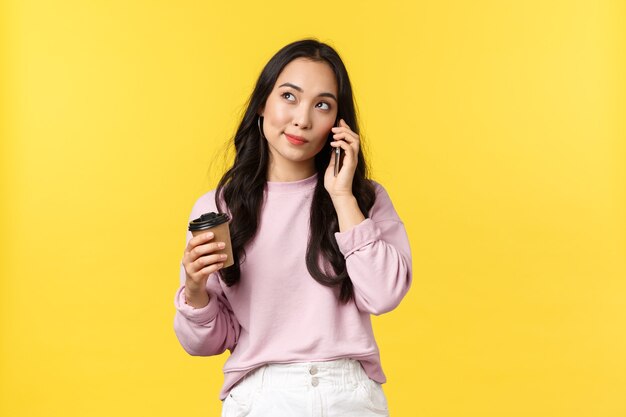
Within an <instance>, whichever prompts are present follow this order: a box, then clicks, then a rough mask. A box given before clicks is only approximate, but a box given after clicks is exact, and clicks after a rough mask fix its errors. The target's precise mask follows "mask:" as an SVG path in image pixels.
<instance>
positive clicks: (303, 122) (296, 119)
mask: <svg viewBox="0 0 626 417" xmlns="http://www.w3.org/2000/svg"><path fill="white" fill-rule="evenodd" d="M293 124H294V126H298V127H299V128H301V129H308V128H309V127H310V124H311V116H310V115H309V111H308V109H306V108H301V109H299V110H297V111H296V112H295V113H294V115H293Z"/></svg>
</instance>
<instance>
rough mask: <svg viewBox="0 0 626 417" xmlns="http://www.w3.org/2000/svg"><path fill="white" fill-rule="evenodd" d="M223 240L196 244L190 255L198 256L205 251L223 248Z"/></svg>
mask: <svg viewBox="0 0 626 417" xmlns="http://www.w3.org/2000/svg"><path fill="white" fill-rule="evenodd" d="M224 246H225V245H224V242H211V243H205V244H203V245H198V246H196V247H195V248H193V249H192V250H191V256H192V257H193V258H198V257H200V256H204V255H206V254H207V253H212V252H217V251H218V250H222V249H224Z"/></svg>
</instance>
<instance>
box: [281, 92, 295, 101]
mask: <svg viewBox="0 0 626 417" xmlns="http://www.w3.org/2000/svg"><path fill="white" fill-rule="evenodd" d="M286 94H289V95H290V96H293V94H291V93H288V92H287V93H282V94H281V95H280V96H281V97H285V95H286ZM289 101H291V100H289Z"/></svg>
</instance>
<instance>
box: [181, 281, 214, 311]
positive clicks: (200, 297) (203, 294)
mask: <svg viewBox="0 0 626 417" xmlns="http://www.w3.org/2000/svg"><path fill="white" fill-rule="evenodd" d="M183 296H184V299H185V304H187V305H189V306H191V307H193V308H202V307H205V306H206V305H207V304H209V294H208V293H207V291H206V289H200V290H198V291H194V290H190V289H189V288H188V287H186V286H185V290H184V291H183Z"/></svg>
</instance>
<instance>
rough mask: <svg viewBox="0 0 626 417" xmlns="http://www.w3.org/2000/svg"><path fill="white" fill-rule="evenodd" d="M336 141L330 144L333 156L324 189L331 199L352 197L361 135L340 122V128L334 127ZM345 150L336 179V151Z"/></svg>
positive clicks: (327, 169) (325, 177)
mask: <svg viewBox="0 0 626 417" xmlns="http://www.w3.org/2000/svg"><path fill="white" fill-rule="evenodd" d="M332 131H333V133H334V135H333V138H334V141H333V142H330V146H332V147H333V149H332V156H331V157H330V163H329V164H328V167H327V168H326V173H325V174H324V188H326V191H328V194H330V197H331V198H335V197H349V196H352V180H353V178H354V172H355V171H356V165H357V162H358V156H359V145H360V139H359V135H357V134H356V133H354V132H353V131H352V130H351V129H350V126H348V124H347V123H346V122H345V120H343V119H340V120H339V126H338V127H333V128H332ZM338 147H339V148H341V149H342V150H343V152H342V154H343V157H342V163H341V166H340V167H339V173H338V174H337V176H336V177H335V149H336V148H338Z"/></svg>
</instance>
